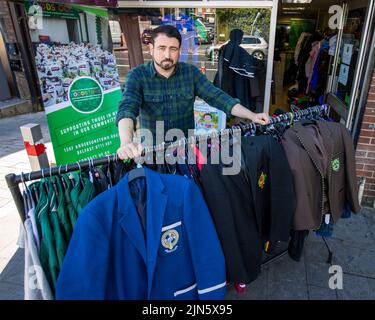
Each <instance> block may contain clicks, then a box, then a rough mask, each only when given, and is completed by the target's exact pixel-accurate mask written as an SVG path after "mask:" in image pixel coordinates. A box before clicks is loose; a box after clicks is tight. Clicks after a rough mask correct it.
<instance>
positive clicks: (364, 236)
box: [0, 112, 375, 300]
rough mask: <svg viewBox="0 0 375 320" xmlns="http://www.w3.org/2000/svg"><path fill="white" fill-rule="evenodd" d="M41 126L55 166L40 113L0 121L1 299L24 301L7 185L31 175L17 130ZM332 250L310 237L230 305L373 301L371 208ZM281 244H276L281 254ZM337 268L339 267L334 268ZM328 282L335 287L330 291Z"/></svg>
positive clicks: (374, 218) (341, 225) (338, 229)
mask: <svg viewBox="0 0 375 320" xmlns="http://www.w3.org/2000/svg"><path fill="white" fill-rule="evenodd" d="M27 123H39V124H40V125H41V127H42V132H43V136H44V142H45V143H46V146H47V153H48V158H49V160H50V162H54V157H53V151H52V146H51V143H50V136H49V132H48V127H47V124H46V118H45V115H44V113H43V112H39V113H31V114H25V115H19V116H14V117H10V118H2V119H0V136H1V148H0V300H18V299H19V300H22V299H23V275H24V252H23V249H19V248H18V246H17V244H16V243H17V238H18V231H19V225H20V219H19V216H18V213H17V210H16V207H15V205H14V203H13V201H12V198H11V195H10V193H9V191H8V188H7V186H6V182H5V178H4V177H5V175H6V174H7V173H17V174H19V173H21V172H22V171H23V172H29V171H30V170H31V168H30V165H29V162H28V157H27V154H26V152H25V151H24V149H23V142H22V138H21V133H20V130H19V127H20V126H21V125H24V124H27ZM327 243H328V245H329V246H330V248H331V249H332V251H333V260H332V264H329V263H327V258H328V251H327V247H326V245H325V243H324V241H323V240H322V238H320V237H318V236H316V235H314V233H312V232H310V234H309V236H308V238H307V239H306V242H305V247H304V251H303V255H302V258H301V260H300V261H299V262H296V261H294V260H292V259H291V258H290V257H289V256H288V255H287V254H286V255H284V256H281V257H280V258H278V259H277V260H275V261H272V262H271V263H269V264H267V265H265V266H263V267H262V272H261V274H260V275H259V277H258V278H257V279H256V280H255V281H254V282H252V283H251V284H250V285H248V286H247V288H246V292H245V293H243V294H238V293H237V292H236V290H234V288H233V286H229V287H228V293H227V299H228V300H229V299H231V300H232V299H233V300H347V299H361V300H370V299H371V300H373V299H375V209H373V208H362V210H361V212H360V213H359V214H358V215H353V216H352V217H351V218H350V219H341V220H340V221H338V223H337V224H336V225H335V229H334V233H333V237H331V238H327ZM283 245H285V244H283V243H280V246H281V249H282V246H283ZM331 265H334V266H335V267H334V268H336V269H335V270H339V269H340V268H341V270H342V272H343V274H342V289H340V286H339V284H340V281H339V280H338V281H336V282H335V281H333V279H331V281H330V277H332V276H337V279H339V273H333V270H331V274H330V273H329V271H330V270H329V268H330V267H331ZM337 266H338V267H337ZM329 282H331V283H334V284H336V285H337V286H338V288H336V289H331V288H330V287H329Z"/></svg>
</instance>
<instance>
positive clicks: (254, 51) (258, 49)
mask: <svg viewBox="0 0 375 320" xmlns="http://www.w3.org/2000/svg"><path fill="white" fill-rule="evenodd" d="M228 41H229V40H228ZM228 41H226V42H224V43H222V44H218V45H216V46H211V47H208V48H207V49H206V56H207V57H208V58H211V59H212V58H213V59H214V60H218V58H219V49H220V48H221V47H222V46H223V45H225V44H227V43H228ZM240 46H241V47H242V48H244V49H245V50H246V51H247V52H248V53H250V54H251V55H252V56H253V57H254V58H256V59H259V60H263V59H264V57H265V56H266V54H267V49H268V43H267V42H266V40H264V39H263V38H261V37H255V36H248V35H244V36H243V38H242V42H241V44H240Z"/></svg>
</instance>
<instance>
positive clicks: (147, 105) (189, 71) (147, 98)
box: [116, 62, 239, 141]
mask: <svg viewBox="0 0 375 320" xmlns="http://www.w3.org/2000/svg"><path fill="white" fill-rule="evenodd" d="M196 96H198V97H200V98H201V99H203V100H204V101H206V102H207V103H208V104H209V105H211V106H212V107H215V108H217V109H220V110H222V111H224V112H225V113H226V114H227V116H231V109H232V107H233V106H234V105H235V104H237V103H239V100H238V99H234V98H232V97H230V96H229V95H228V94H226V93H225V92H224V91H222V90H220V89H219V88H217V87H215V86H214V85H213V84H212V83H211V82H210V81H209V80H208V79H207V78H206V76H205V75H203V74H202V73H201V72H200V71H199V70H198V68H196V67H195V66H193V65H191V64H187V63H183V62H178V63H177V65H176V69H175V72H174V74H173V75H172V76H171V77H169V78H168V79H167V78H165V77H163V76H161V75H160V74H158V73H157V72H156V69H155V66H154V63H153V62H149V63H145V64H142V65H139V66H138V67H136V68H134V69H133V70H131V71H130V72H129V74H128V76H127V79H126V81H125V89H124V94H123V99H122V101H121V103H120V105H119V110H118V113H117V117H116V124H117V123H118V121H119V120H121V119H123V118H131V119H133V121H134V123H135V121H136V118H137V117H138V116H140V117H139V120H140V127H141V128H144V129H149V130H151V132H152V133H153V139H155V138H156V121H164V132H165V133H166V132H167V131H168V130H169V129H173V128H178V129H181V130H182V131H183V132H184V134H185V136H186V137H187V133H188V129H194V100H195V97H196ZM160 138H161V139H162V140H161V141H164V137H160ZM154 141H156V140H154ZM158 141H159V140H158Z"/></svg>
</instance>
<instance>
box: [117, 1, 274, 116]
mask: <svg viewBox="0 0 375 320" xmlns="http://www.w3.org/2000/svg"><path fill="white" fill-rule="evenodd" d="M139 12H140V13H139V17H138V20H139V29H140V34H139V38H140V41H141V45H142V53H143V59H144V62H145V63H147V62H151V61H152V56H151V55H150V50H149V43H150V34H151V30H152V29H154V28H156V27H158V26H159V25H164V24H170V25H174V26H175V27H176V28H177V29H178V30H179V31H180V33H181V36H182V44H181V55H180V58H179V61H181V62H185V63H190V64H193V65H195V66H196V67H197V68H199V69H200V70H201V72H202V73H204V74H205V75H206V76H207V78H208V79H209V80H210V81H212V82H213V81H214V79H215V76H216V74H217V72H218V58H219V52H220V49H222V48H223V49H224V46H226V45H227V44H228V41H229V37H230V32H231V30H233V29H236V28H237V29H241V30H242V31H243V33H244V35H243V41H242V43H241V44H240V46H241V47H242V48H243V49H245V50H244V52H245V53H246V55H247V56H248V57H250V58H251V59H253V60H252V61H253V62H254V63H255V64H256V65H257V66H256V68H255V71H254V74H252V79H251V80H249V81H251V83H252V91H251V92H250V91H249V92H248V96H249V101H250V102H247V103H245V102H243V101H242V102H243V104H247V105H248V106H249V107H251V109H253V110H255V109H256V110H257V111H260V110H263V100H264V92H265V78H266V69H267V65H266V64H267V56H268V41H269V27H270V18H271V9H215V8H199V9H198V8H160V9H153V10H152V14H150V11H147V10H143V9H142V10H139ZM116 57H117V61H118V64H117V66H118V68H119V73H120V80H121V82H122V83H123V82H124V80H125V78H126V75H127V73H128V72H129V70H130V66H129V58H128V51H127V50H116ZM232 89H233V88H232ZM228 93H229V94H230V95H232V96H233V95H234V96H235V95H236V94H235V93H234V89H233V90H232V91H231V92H228Z"/></svg>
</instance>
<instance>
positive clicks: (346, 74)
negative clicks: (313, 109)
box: [274, 0, 374, 135]
mask: <svg viewBox="0 0 375 320" xmlns="http://www.w3.org/2000/svg"><path fill="white" fill-rule="evenodd" d="M373 34H374V3H373V1H367V0H356V1H319V0H306V1H289V0H288V1H287V0H285V1H282V2H281V5H280V8H279V13H278V20H277V32H276V39H277V40H276V48H275V50H276V51H275V57H276V58H275V64H276V66H277V67H276V68H277V70H279V71H280V72H278V73H277V74H278V75H279V76H277V75H276V78H277V79H276V83H275V86H276V88H277V90H276V91H277V98H276V102H274V106H276V105H279V106H280V105H281V106H283V107H284V108H285V109H287V108H289V107H290V105H291V104H292V105H293V106H294V107H304V106H307V105H309V104H316V103H323V102H325V103H328V104H329V105H330V106H331V117H332V118H334V119H335V120H336V121H340V122H341V123H343V124H344V125H346V127H347V128H348V129H349V130H351V131H352V134H353V135H356V133H358V126H360V122H361V120H360V114H361V112H360V110H361V109H363V108H364V104H365V99H364V97H366V96H367V92H368V90H367V91H366V89H365V87H366V86H364V84H365V82H366V81H367V80H368V78H369V77H368V76H367V77H366V76H365V74H366V68H367V67H370V69H371V66H369V63H368V62H371V59H370V58H371V56H370V49H371V41H372V38H373ZM367 74H368V72H367ZM367 88H368V87H367Z"/></svg>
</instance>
